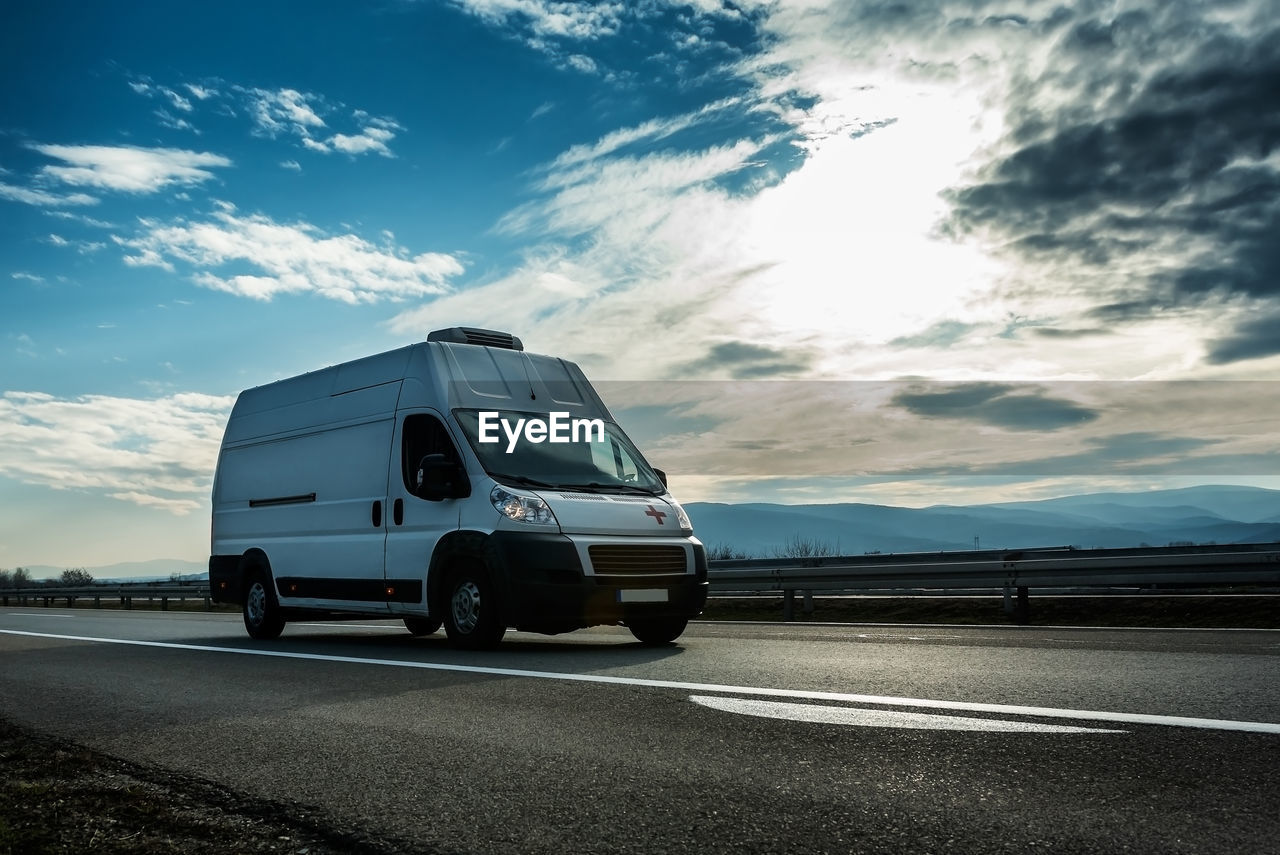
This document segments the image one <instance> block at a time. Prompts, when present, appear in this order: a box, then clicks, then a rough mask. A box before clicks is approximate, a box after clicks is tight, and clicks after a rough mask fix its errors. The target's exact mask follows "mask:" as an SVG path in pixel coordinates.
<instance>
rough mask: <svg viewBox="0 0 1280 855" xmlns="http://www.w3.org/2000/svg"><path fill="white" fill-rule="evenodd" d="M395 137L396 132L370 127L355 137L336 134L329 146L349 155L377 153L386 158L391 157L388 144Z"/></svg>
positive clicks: (330, 139) (330, 140) (331, 138)
mask: <svg viewBox="0 0 1280 855" xmlns="http://www.w3.org/2000/svg"><path fill="white" fill-rule="evenodd" d="M394 137H395V132H393V131H391V130H389V129H387V128H378V127H368V128H365V129H364V130H363V131H361V132H360V133H359V134H356V135H354V136H352V135H348V134H334V135H333V136H332V137H330V138H329V145H331V146H333V147H334V148H335V149H337V150H338V151H342V152H346V153H347V154H365V153H367V152H370V151H374V152H377V153H378V154H380V155H382V156H384V157H390V156H391V149H389V148H387V143H388V142H390V141H391V140H392V139H393V138H394Z"/></svg>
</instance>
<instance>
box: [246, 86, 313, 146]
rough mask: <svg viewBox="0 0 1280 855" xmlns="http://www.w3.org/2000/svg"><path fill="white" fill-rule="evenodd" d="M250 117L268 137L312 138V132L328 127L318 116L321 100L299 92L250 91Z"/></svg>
mask: <svg viewBox="0 0 1280 855" xmlns="http://www.w3.org/2000/svg"><path fill="white" fill-rule="evenodd" d="M244 92H245V95H246V97H247V98H248V99H249V108H250V113H251V114H252V116H253V120H254V123H255V125H256V126H257V129H258V131H260V132H261V133H264V134H266V135H267V136H272V137H274V136H276V135H278V134H280V133H282V132H286V131H288V132H290V133H294V134H298V135H300V136H302V137H304V138H306V137H308V136H310V133H311V129H312V128H322V127H324V119H322V118H320V116H319V114H318V113H317V112H316V107H315V106H313V102H314V103H315V104H319V103H320V100H321V99H320V98H319V97H318V96H315V95H311V94H308V93H303V92H299V91H298V90H296V89H276V90H269V89H247V90H244Z"/></svg>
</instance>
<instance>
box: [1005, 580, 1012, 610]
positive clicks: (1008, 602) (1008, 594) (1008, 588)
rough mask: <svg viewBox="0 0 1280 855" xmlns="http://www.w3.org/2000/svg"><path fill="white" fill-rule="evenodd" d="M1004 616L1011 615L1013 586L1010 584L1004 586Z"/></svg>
mask: <svg viewBox="0 0 1280 855" xmlns="http://www.w3.org/2000/svg"><path fill="white" fill-rule="evenodd" d="M1004 616H1005V617H1007V618H1012V617H1013V586H1012V585H1005V586H1004Z"/></svg>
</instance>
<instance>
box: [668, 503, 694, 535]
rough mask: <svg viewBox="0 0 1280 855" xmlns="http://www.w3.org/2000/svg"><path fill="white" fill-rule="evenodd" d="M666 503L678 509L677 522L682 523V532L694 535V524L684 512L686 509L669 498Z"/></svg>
mask: <svg viewBox="0 0 1280 855" xmlns="http://www.w3.org/2000/svg"><path fill="white" fill-rule="evenodd" d="M664 501H666V503H667V504H668V505H670V506H671V507H673V508H675V509H676V522H678V523H680V531H682V532H684V533H685V534H693V523H692V522H691V521H690V520H689V515H688V514H686V513H685V512H684V508H682V507H680V503H679V502H677V501H676V500H675V499H672V498H670V497H667V498H666V499H665V500H664Z"/></svg>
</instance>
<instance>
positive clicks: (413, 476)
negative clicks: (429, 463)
mask: <svg viewBox="0 0 1280 855" xmlns="http://www.w3.org/2000/svg"><path fill="white" fill-rule="evenodd" d="M428 454H443V455H444V456H445V457H446V458H448V459H449V460H450V461H451V462H453V463H455V464H458V463H460V460H459V458H458V452H457V451H456V450H455V449H454V447H453V440H451V439H450V438H449V432H448V431H447V430H445V428H444V425H442V424H440V420H439V419H437V418H436V417H435V416H432V415H428V414H427V413H414V414H413V415H409V416H405V419H404V441H403V443H402V449H401V455H400V461H401V464H400V468H401V472H402V474H403V477H404V487H405V489H406V490H408V491H409V494H410V495H414V494H416V493H417V480H418V463H419V462H421V460H422V458H424V457H426V456H427V455H428Z"/></svg>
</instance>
